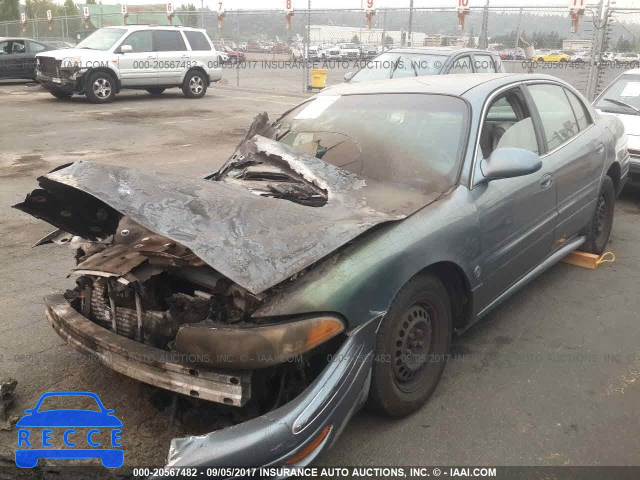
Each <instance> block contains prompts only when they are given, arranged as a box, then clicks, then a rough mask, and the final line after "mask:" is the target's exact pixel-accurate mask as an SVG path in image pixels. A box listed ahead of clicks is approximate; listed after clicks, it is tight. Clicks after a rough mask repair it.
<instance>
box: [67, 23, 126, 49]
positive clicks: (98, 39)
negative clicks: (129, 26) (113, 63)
mask: <svg viewBox="0 0 640 480" xmlns="http://www.w3.org/2000/svg"><path fill="white" fill-rule="evenodd" d="M125 32H126V30H124V29H122V28H101V29H100V30H96V31H95V32H93V33H92V34H91V35H89V36H88V37H87V38H85V39H84V40H83V41H81V42H80V43H79V44H78V45H76V48H88V49H89V50H109V49H110V48H111V47H113V45H114V44H115V43H116V42H117V41H118V40H119V39H120V38H121V37H122V36H123V35H124V34H125Z"/></svg>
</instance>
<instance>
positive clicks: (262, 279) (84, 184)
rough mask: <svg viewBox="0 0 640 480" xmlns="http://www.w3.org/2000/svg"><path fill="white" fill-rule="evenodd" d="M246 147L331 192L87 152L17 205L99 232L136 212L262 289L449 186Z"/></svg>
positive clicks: (252, 143) (280, 148) (254, 159)
mask: <svg viewBox="0 0 640 480" xmlns="http://www.w3.org/2000/svg"><path fill="white" fill-rule="evenodd" d="M245 147H246V148H244V149H243V150H242V151H243V152H244V153H241V154H238V153H237V154H236V155H239V156H240V158H236V159H235V161H236V162H237V161H246V160H247V157H249V159H250V160H251V162H250V163H251V164H253V165H254V166H255V165H256V164H257V165H265V166H266V167H276V168H280V169H282V170H286V171H287V172H289V174H290V175H291V177H292V178H294V177H295V179H296V180H298V181H301V182H304V183H305V184H308V185H310V186H311V187H310V188H312V189H313V190H312V191H317V192H318V194H319V195H321V196H324V198H325V201H324V202H322V206H308V205H303V204H300V203H296V201H291V199H287V198H285V197H286V196H281V197H280V198H274V197H270V196H268V195H267V196H265V195H263V194H261V193H259V192H257V191H256V190H255V189H252V188H249V187H248V186H245V185H244V184H243V181H244V180H243V179H242V178H235V179H233V181H231V180H230V179H229V178H227V177H226V176H224V175H222V176H218V177H217V178H215V179H214V178H210V179H192V178H186V177H182V176H178V175H172V174H159V173H153V172H147V171H141V170H136V169H133V168H127V167H114V166H107V165H103V164H98V163H87V162H77V163H73V164H71V165H68V166H66V167H63V168H60V169H57V170H54V171H52V172H50V173H49V174H47V175H45V176H43V177H40V178H39V179H38V180H39V183H40V185H41V187H42V188H41V189H37V190H34V192H32V193H31V194H30V195H29V196H27V198H26V200H25V201H24V202H23V203H20V204H18V205H15V207H16V208H18V209H20V210H23V211H25V212H27V213H29V214H31V215H33V216H35V217H37V218H42V219H44V220H46V221H48V222H49V223H52V224H53V225H55V226H57V227H58V228H61V229H63V230H65V231H67V232H69V233H72V234H74V235H79V236H82V237H84V238H89V239H96V238H105V237H107V236H108V235H111V234H113V233H115V230H116V228H117V225H118V222H119V220H120V218H121V216H126V217H129V218H131V219H132V220H133V221H135V222H137V223H138V224H140V225H141V226H143V227H145V228H147V229H149V230H151V231H152V232H155V233H157V234H159V235H162V236H164V237H167V238H169V239H171V240H173V241H175V242H178V243H180V244H182V245H184V246H185V247H187V248H188V249H190V250H191V251H192V252H193V253H194V254H195V255H197V256H198V257H199V258H200V259H201V260H202V261H203V262H205V263H207V264H208V265H209V266H211V267H212V268H214V269H215V270H217V271H218V272H219V273H221V274H223V275H225V276H226V277H228V278H229V279H230V280H232V281H233V282H235V283H237V284H238V285H240V286H241V287H243V288H245V289H247V290H249V291H250V292H252V293H254V294H259V293H261V292H263V291H265V290H267V289H269V288H271V287H273V286H275V285H277V284H278V283H280V282H282V281H284V280H286V279H287V278H289V277H291V276H292V275H294V274H295V273H298V272H299V271H301V270H302V269H304V268H305V267H308V266H310V265H312V264H313V263H314V262H316V261H318V260H320V259H322V258H323V257H325V256H326V255H328V254H330V253H332V252H334V251H335V250H337V249H338V248H340V247H341V246H343V245H345V244H346V243H348V242H350V241H351V240H353V239H354V238H356V237H358V236H359V235H361V234H362V233H364V232H365V231H367V230H369V229H371V228H372V227H374V226H376V225H379V224H381V223H384V222H391V221H397V220H400V219H402V218H405V217H406V216H408V215H411V214H412V213H414V212H415V211H417V210H418V209H420V208H422V207H423V206H425V205H428V204H429V203H431V202H432V201H434V200H435V199H436V198H438V197H439V196H440V195H441V194H442V192H419V191H415V190H410V189H408V187H402V186H396V185H391V184H386V183H379V182H373V181H370V180H365V179H362V178H360V177H358V176H356V175H354V174H352V173H349V172H346V171H344V170H341V169H339V168H337V167H334V166H332V165H330V164H328V163H326V162H323V161H322V160H320V159H318V158H316V157H313V156H311V155H306V154H301V153H299V152H298V151H296V150H294V149H292V148H290V147H286V146H285V145H282V144H281V143H279V142H277V141H275V140H271V139H268V138H265V137H261V136H256V137H254V138H253V139H251V140H248V141H247V142H245ZM234 157H235V156H234ZM231 163H233V159H232V162H231ZM228 165H229V164H228ZM281 193H282V192H280V194H281ZM294 196H295V193H294Z"/></svg>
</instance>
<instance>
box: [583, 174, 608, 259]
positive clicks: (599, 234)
mask: <svg viewBox="0 0 640 480" xmlns="http://www.w3.org/2000/svg"><path fill="white" fill-rule="evenodd" d="M615 207H616V189H615V186H614V185H613V180H611V177H609V176H605V177H604V179H603V180H602V185H601V187H600V193H598V200H597V202H596V209H595V211H594V213H593V218H592V219H591V224H590V225H589V233H588V235H587V242H586V244H585V246H584V250H585V251H587V252H589V253H595V254H596V255H602V254H603V253H604V251H605V249H606V248H607V243H609V237H610V236H611V228H612V227H613V217H614V214H615Z"/></svg>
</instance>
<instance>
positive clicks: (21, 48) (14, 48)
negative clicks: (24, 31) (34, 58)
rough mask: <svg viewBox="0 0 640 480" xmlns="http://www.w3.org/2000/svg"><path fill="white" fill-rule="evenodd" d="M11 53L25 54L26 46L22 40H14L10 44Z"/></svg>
mask: <svg viewBox="0 0 640 480" xmlns="http://www.w3.org/2000/svg"><path fill="white" fill-rule="evenodd" d="M11 53H15V54H20V53H27V46H26V45H25V44H24V40H14V41H13V42H11Z"/></svg>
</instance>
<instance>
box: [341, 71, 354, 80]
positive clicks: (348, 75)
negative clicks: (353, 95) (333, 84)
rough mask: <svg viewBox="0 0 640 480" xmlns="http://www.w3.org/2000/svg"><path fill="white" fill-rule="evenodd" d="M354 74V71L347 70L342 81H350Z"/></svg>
mask: <svg viewBox="0 0 640 480" xmlns="http://www.w3.org/2000/svg"><path fill="white" fill-rule="evenodd" d="M355 74H356V72H349V73H347V74H345V76H344V81H345V82H349V81H351V79H352V78H353V77H354V76H355Z"/></svg>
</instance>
